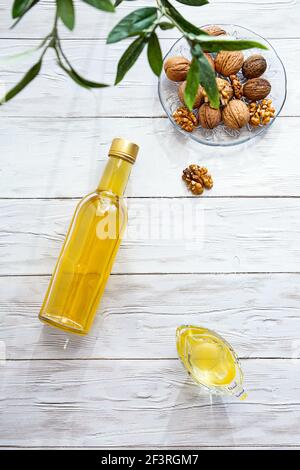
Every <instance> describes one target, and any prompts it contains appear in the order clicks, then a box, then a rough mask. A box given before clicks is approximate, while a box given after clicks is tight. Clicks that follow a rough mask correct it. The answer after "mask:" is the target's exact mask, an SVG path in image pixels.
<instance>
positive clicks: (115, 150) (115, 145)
mask: <svg viewBox="0 0 300 470" xmlns="http://www.w3.org/2000/svg"><path fill="white" fill-rule="evenodd" d="M138 151H139V146H138V145H137V144H134V143H133V142H130V141H129V140H126V139H120V138H117V139H114V140H113V141H112V143H111V146H110V149H109V152H108V155H109V156H110V157H118V158H123V160H126V161H128V162H129V163H134V162H135V160H136V157H137V154H138Z"/></svg>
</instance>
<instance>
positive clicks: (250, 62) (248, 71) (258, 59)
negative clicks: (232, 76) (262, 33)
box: [243, 54, 267, 78]
mask: <svg viewBox="0 0 300 470" xmlns="http://www.w3.org/2000/svg"><path fill="white" fill-rule="evenodd" d="M266 68H267V61H266V59H265V58H264V57H263V56H262V55H260V54H254V55H251V56H250V57H248V59H246V60H245V62H244V64H243V75H244V77H246V78H257V77H260V76H261V75H262V74H263V73H264V72H265V71H266Z"/></svg>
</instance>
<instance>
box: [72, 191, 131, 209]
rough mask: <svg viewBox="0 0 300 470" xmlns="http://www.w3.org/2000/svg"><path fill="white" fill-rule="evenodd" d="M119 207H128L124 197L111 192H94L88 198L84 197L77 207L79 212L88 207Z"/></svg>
mask: <svg viewBox="0 0 300 470" xmlns="http://www.w3.org/2000/svg"><path fill="white" fill-rule="evenodd" d="M92 206H93V207H95V208H96V207H99V206H105V207H109V206H111V207H118V208H123V207H126V204H125V201H124V198H123V197H120V196H118V195H117V194H114V193H112V192H110V191H99V190H96V191H93V192H91V193H89V194H87V195H86V196H84V197H83V198H82V199H81V200H80V201H79V203H78V205H77V210H81V209H83V208H88V207H92Z"/></svg>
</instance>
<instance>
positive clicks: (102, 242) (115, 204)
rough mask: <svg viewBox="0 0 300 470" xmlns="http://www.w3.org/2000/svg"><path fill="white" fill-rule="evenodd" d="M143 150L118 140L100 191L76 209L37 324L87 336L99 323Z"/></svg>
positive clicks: (114, 143)
mask: <svg viewBox="0 0 300 470" xmlns="http://www.w3.org/2000/svg"><path fill="white" fill-rule="evenodd" d="M138 149H139V147H138V146H137V145H136V144H134V143H132V142H129V141H127V140H124V139H114V140H113V142H112V144H111V147H110V150H109V159H108V162H107V164H106V167H105V169H104V172H103V175H102V178H101V180H100V183H99V185H98V187H97V189H96V190H95V191H94V192H92V193H91V194H88V195H87V196H85V197H84V198H83V199H82V200H81V201H80V202H79V204H78V206H77V208H76V210H75V213H74V216H73V219H72V221H71V225H70V227H69V230H68V233H67V236H66V239H65V242H64V245H63V247H62V250H61V253H60V255H59V258H58V261H57V264H56V267H55V269H54V272H53V275H52V277H51V280H50V283H49V286H48V290H47V293H46V296H45V299H44V302H43V305H42V308H41V311H40V315H39V318H40V320H42V321H43V322H46V323H48V324H50V325H52V326H55V327H58V328H60V329H62V330H65V331H68V332H72V333H78V334H82V335H84V334H86V333H87V332H88V331H89V329H90V327H91V325H92V323H93V320H94V317H95V314H96V310H97V307H98V304H99V302H100V299H101V296H102V294H103V291H104V288H105V285H106V282H107V279H108V277H109V275H110V272H111V269H112V265H113V262H114V259H115V256H116V254H117V251H118V248H119V245H120V242H121V238H122V235H123V233H124V230H125V227H126V223H127V209H126V205H125V203H124V201H123V198H122V196H123V193H124V191H125V188H126V184H127V181H128V178H129V175H130V172H131V168H132V165H133V163H134V162H135V159H136V157H137V153H138Z"/></svg>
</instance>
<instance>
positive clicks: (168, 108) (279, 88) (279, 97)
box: [158, 24, 287, 146]
mask: <svg viewBox="0 0 300 470" xmlns="http://www.w3.org/2000/svg"><path fill="white" fill-rule="evenodd" d="M206 26H208V25H205V26H202V27H203V28H204V27H206ZM219 26H221V27H222V28H223V29H225V31H226V32H227V33H228V35H229V36H231V37H233V38H236V39H252V40H256V41H259V42H261V43H262V44H264V45H266V46H267V47H268V50H261V49H249V50H246V51H243V53H244V56H245V59H246V58H247V57H249V56H250V55H252V54H262V55H263V56H264V57H265V58H266V61H267V64H268V65H267V70H266V71H265V73H264V74H263V77H264V78H266V79H267V80H269V82H270V83H271V85H272V90H271V93H270V95H268V98H271V99H272V101H273V106H274V108H275V110H276V114H275V117H274V118H273V119H272V120H271V121H270V123H269V124H268V125H266V126H263V125H260V126H258V127H253V126H250V125H249V124H248V125H246V126H245V127H243V128H242V129H240V130H236V129H229V128H228V127H226V126H225V125H224V124H223V123H221V124H220V125H219V126H217V127H215V128H214V129H204V128H202V127H197V128H196V129H194V131H193V132H186V131H185V130H183V129H182V128H181V127H180V126H178V125H177V124H176V123H175V121H174V119H173V117H172V114H173V113H174V111H175V110H176V109H177V108H178V107H179V106H182V103H181V102H180V101H179V98H178V95H177V89H178V85H179V84H178V83H176V82H172V81H171V80H169V79H168V78H167V76H166V74H165V72H164V71H163V72H162V74H161V76H160V79H159V82H158V94H159V99H160V102H161V104H162V107H163V108H164V110H165V112H166V113H167V115H168V118H169V119H170V121H171V122H172V124H173V125H174V126H175V127H176V129H177V130H178V131H179V132H181V133H182V134H185V135H188V136H189V137H190V138H191V139H193V140H195V141H196V142H200V143H201V144H206V145H212V146H229V145H238V144H242V143H244V142H246V141H248V140H250V139H253V138H254V137H257V136H258V135H261V134H263V133H264V132H266V130H267V129H269V128H270V126H271V125H272V124H273V122H274V121H275V119H276V117H277V116H278V115H279V114H280V112H281V110H282V107H283V105H284V102H285V99H286V90H287V78H286V72H285V68H284V66H283V63H282V62H281V59H280V58H279V56H278V54H277V52H276V51H275V49H274V48H273V47H272V46H271V44H270V43H269V42H268V41H267V40H266V39H264V38H263V37H261V36H259V35H258V34H256V33H253V32H252V31H250V30H249V29H247V28H243V27H242V26H237V25H232V24H220V25H219ZM212 55H213V56H215V55H216V54H212ZM172 56H184V57H186V58H188V59H190V58H191V54H190V50H189V46H188V44H187V42H186V40H185V39H184V38H183V37H182V38H180V39H178V40H177V41H176V42H175V43H174V44H173V46H172V47H171V49H170V50H169V52H168V53H167V54H166V56H165V58H164V60H166V59H168V58H169V57H172ZM217 75H218V74H217ZM237 75H238V78H239V80H240V81H241V82H242V83H244V82H245V81H246V79H245V78H244V77H243V74H242V72H241V71H240V72H239V73H238V74H237ZM222 78H225V77H222ZM243 100H244V101H245V102H247V100H246V99H244V98H243Z"/></svg>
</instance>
